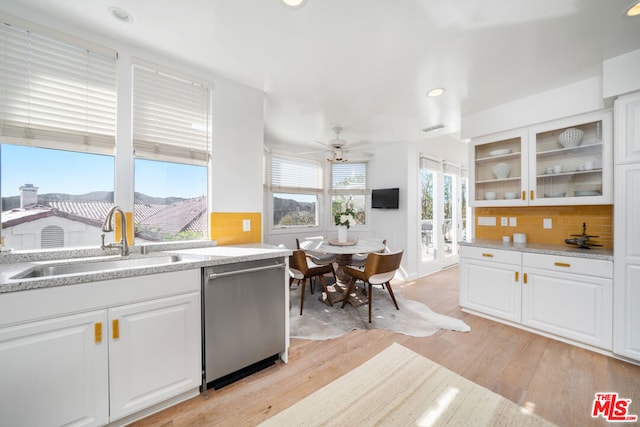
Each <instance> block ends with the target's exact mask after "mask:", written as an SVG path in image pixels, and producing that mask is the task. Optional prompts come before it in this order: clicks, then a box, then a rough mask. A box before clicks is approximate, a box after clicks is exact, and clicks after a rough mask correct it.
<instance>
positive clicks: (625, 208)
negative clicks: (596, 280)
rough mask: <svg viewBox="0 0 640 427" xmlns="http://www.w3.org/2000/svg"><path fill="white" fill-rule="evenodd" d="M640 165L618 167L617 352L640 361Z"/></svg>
mask: <svg viewBox="0 0 640 427" xmlns="http://www.w3.org/2000/svg"><path fill="white" fill-rule="evenodd" d="M638 189H640V164H626V165H618V166H616V199H615V203H616V204H615V206H616V209H615V224H616V226H615V230H614V231H615V235H614V245H615V246H614V253H615V263H614V267H615V270H614V286H615V292H614V297H615V301H614V307H615V310H614V313H615V318H614V329H613V330H614V341H613V350H614V351H615V352H616V353H618V354H620V355H623V356H626V357H630V358H632V359H635V360H640V309H639V307H640V221H639V220H638V218H640V194H638Z"/></svg>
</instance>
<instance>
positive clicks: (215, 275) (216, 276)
mask: <svg viewBox="0 0 640 427" xmlns="http://www.w3.org/2000/svg"><path fill="white" fill-rule="evenodd" d="M285 266H286V264H285V263H280V264H274V265H266V266H264V267H254V268H245V269H243V270H233V271H225V272H224V273H211V274H210V275H209V280H214V279H219V278H221V277H228V276H235V275H236V274H245V273H255V272H256V271H264V270H272V269H276V268H284V267H285Z"/></svg>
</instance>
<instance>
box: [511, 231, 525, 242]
mask: <svg viewBox="0 0 640 427" xmlns="http://www.w3.org/2000/svg"><path fill="white" fill-rule="evenodd" d="M513 243H527V235H526V234H524V233H513Z"/></svg>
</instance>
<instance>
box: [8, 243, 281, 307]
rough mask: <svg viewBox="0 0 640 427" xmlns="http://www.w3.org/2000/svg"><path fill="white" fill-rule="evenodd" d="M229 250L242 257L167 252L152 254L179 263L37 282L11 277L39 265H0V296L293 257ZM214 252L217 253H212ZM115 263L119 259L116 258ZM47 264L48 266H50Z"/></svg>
mask: <svg viewBox="0 0 640 427" xmlns="http://www.w3.org/2000/svg"><path fill="white" fill-rule="evenodd" d="M232 248H242V249H243V251H242V252H243V253H242V254H223V255H218V254H211V253H208V252H210V250H207V248H206V247H205V248H201V249H203V251H202V253H199V251H198V249H197V248H195V249H193V248H192V249H188V250H180V249H178V250H166V251H155V252H154V254H155V255H158V254H168V255H173V254H178V255H181V257H182V259H181V260H180V261H178V262H172V263H167V264H157V265H150V266H143V267H141V266H136V267H129V268H121V269H115V270H102V271H93V272H83V273H75V274H65V275H59V276H50V277H37V278H22V279H11V277H13V276H15V275H16V274H18V273H20V272H21V271H24V270H26V269H29V268H32V267H34V266H35V265H38V264H39V263H38V262H29V261H25V262H19V263H12V264H0V295H2V294H4V293H10V292H18V291H27V290H33V289H45V288H52V287H57V286H67V285H75V284H81V283H89V282H98V281H102V280H113V279H120V278H125V277H136V276H145V275H149V274H157V273H168V272H174V271H183V270H191V269H199V268H203V267H212V266H216V265H224V264H233V263H238V262H248V261H257V260H263V259H270V258H279V257H286V256H289V255H291V254H292V250H291V249H287V248H278V247H274V246H271V245H265V244H253V245H252V244H249V245H234V246H217V247H216V249H218V250H219V251H220V252H222V253H224V252H226V251H228V250H229V249H232ZM214 252H216V250H214ZM145 256H153V255H142V254H132V255H129V256H128V257H129V258H131V259H133V258H141V257H145ZM115 259H118V258H115ZM54 262H55V263H60V264H64V263H65V262H69V260H64V259H58V260H55V261H54ZM49 263H50V262H49Z"/></svg>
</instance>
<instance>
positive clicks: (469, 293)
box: [460, 246, 521, 322]
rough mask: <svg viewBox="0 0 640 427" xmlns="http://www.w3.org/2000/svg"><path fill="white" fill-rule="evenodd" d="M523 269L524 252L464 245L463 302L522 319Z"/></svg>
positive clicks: (461, 249) (489, 312)
mask: <svg viewBox="0 0 640 427" xmlns="http://www.w3.org/2000/svg"><path fill="white" fill-rule="evenodd" d="M520 269H521V254H520V252H515V251H504V250H499V249H485V248H475V247H469V246H462V247H461V248H460V306H462V307H466V308H469V309H472V310H477V311H479V312H482V313H485V314H488V315H491V316H495V317H499V318H501V319H505V320H510V321H513V322H519V321H520V307H521V304H520V300H521V296H520V292H521V287H520V283H519V282H520Z"/></svg>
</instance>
